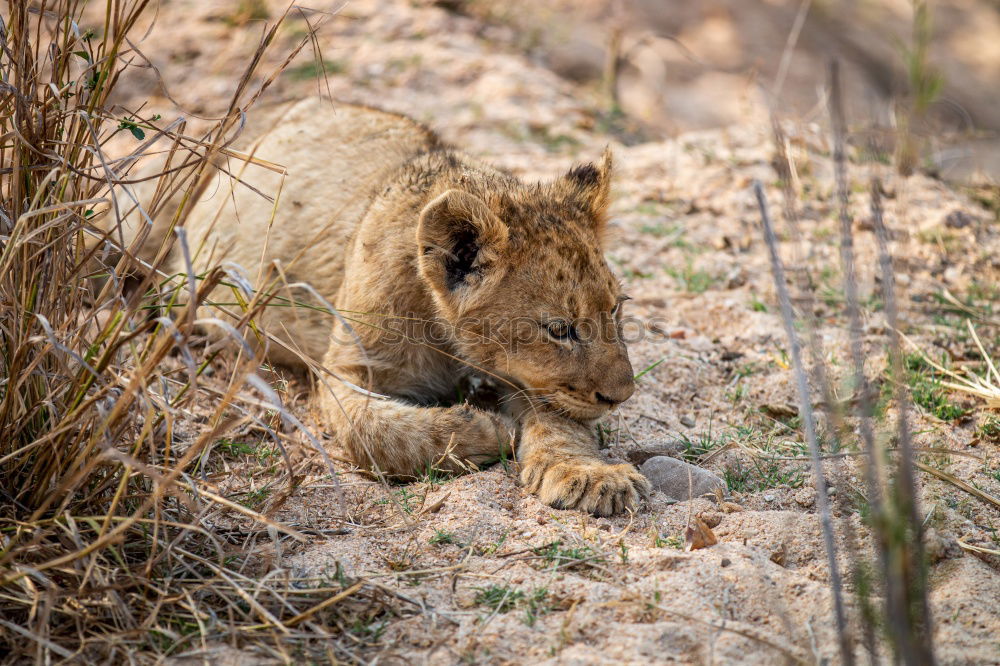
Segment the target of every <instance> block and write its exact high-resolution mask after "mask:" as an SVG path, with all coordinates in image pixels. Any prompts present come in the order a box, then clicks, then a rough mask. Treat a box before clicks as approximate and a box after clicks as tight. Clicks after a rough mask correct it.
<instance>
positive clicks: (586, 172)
mask: <svg viewBox="0 0 1000 666" xmlns="http://www.w3.org/2000/svg"><path fill="white" fill-rule="evenodd" d="M563 182H565V183H566V184H567V185H569V187H570V188H571V193H570V196H571V197H572V198H573V199H574V200H575V201H576V202H577V203H580V204H582V205H583V207H584V209H585V210H586V211H587V212H588V213H590V214H591V215H592V216H593V218H594V224H595V226H596V227H597V228H598V230H599V231H600V230H602V229H603V227H604V224H605V223H606V222H607V215H608V206H609V205H610V203H611V147H610V146H609V147H607V148H605V149H604V154H603V155H602V156H601V161H600V162H599V163H597V164H593V163H590V164H582V165H580V166H577V167H573V168H572V169H570V170H569V173H567V174H566V175H565V176H563Z"/></svg>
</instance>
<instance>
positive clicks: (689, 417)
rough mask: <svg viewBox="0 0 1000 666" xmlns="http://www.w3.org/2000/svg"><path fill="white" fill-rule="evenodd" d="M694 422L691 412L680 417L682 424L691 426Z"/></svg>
mask: <svg viewBox="0 0 1000 666" xmlns="http://www.w3.org/2000/svg"><path fill="white" fill-rule="evenodd" d="M694 424H695V420H694V416H692V415H691V414H685V415H684V416H682V417H681V425H682V426H685V427H688V428H693V427H694Z"/></svg>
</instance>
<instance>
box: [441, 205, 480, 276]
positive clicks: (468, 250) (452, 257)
mask: <svg viewBox="0 0 1000 666" xmlns="http://www.w3.org/2000/svg"><path fill="white" fill-rule="evenodd" d="M451 240H452V243H453V245H452V247H451V248H448V249H449V250H450V251H449V252H448V254H447V255H446V256H445V257H444V279H445V284H446V285H447V286H448V289H450V290H452V291H454V290H455V289H456V288H458V287H459V285H461V284H462V283H464V282H465V279H466V278H467V277H469V274H470V273H472V272H473V271H474V270H476V268H475V263H476V257H478V256H479V239H478V238H477V237H476V230H475V228H474V227H473V226H472V225H471V224H469V223H468V222H467V221H465V220H461V221H456V223H455V230H454V231H453V232H452V236H451Z"/></svg>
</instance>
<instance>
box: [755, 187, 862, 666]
mask: <svg viewBox="0 0 1000 666" xmlns="http://www.w3.org/2000/svg"><path fill="white" fill-rule="evenodd" d="M753 189H754V194H755V195H756V196H757V205H758V206H759V207H760V216H761V222H762V223H763V226H764V240H765V242H766V243H767V248H768V251H769V252H770V255H771V273H772V275H773V276H774V288H775V290H776V291H777V293H778V302H779V304H780V305H781V318H782V321H783V322H784V325H785V334H786V335H787V336H788V344H789V347H790V350H791V357H792V364H793V369H794V371H795V385H796V389H797V391H798V395H799V405H800V407H799V413H800V414H801V415H802V425H803V428H804V429H805V432H806V441H807V442H808V444H809V453H810V454H811V457H812V469H813V477H814V479H815V483H816V507H817V509H818V511H819V515H820V523H821V525H822V527H823V546H824V548H825V549H826V558H827V563H828V564H829V566H830V587H831V589H832V592H833V606H834V613H835V614H836V619H837V634H838V637H839V639H840V656H841V660H842V662H843V663H844V664H845V665H846V666H851V665H852V664H854V651H853V650H852V648H851V640H850V637H849V635H848V630H847V618H846V615H845V613H844V598H843V591H842V585H843V583H842V581H841V577H840V568H839V567H838V565H837V547H836V545H835V544H834V541H833V518H832V517H831V515H830V498H829V496H828V495H827V489H826V477H825V476H824V474H823V463H822V461H821V460H820V450H819V442H818V441H817V439H816V423H815V420H814V416H813V412H812V401H811V400H810V398H809V384H808V382H807V380H806V373H805V369H804V368H803V366H802V349H801V344H800V342H799V338H798V336H797V335H796V334H795V321H794V314H793V313H792V302H791V299H790V298H789V296H788V287H787V286H786V285H785V269H784V266H783V265H782V262H781V257H780V256H779V255H778V240H777V237H776V236H775V234H774V227H773V225H772V224H771V216H770V214H769V213H768V209H767V197H766V195H765V194H764V188H763V186H762V185H761V184H760V181H755V182H754V186H753Z"/></svg>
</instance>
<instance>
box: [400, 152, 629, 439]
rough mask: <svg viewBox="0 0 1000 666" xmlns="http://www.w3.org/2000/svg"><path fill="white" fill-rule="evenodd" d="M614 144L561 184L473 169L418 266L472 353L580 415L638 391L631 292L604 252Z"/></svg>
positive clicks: (423, 244) (432, 221)
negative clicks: (628, 330) (625, 315)
mask: <svg viewBox="0 0 1000 666" xmlns="http://www.w3.org/2000/svg"><path fill="white" fill-rule="evenodd" d="M610 179H611V153H610V152H609V151H606V152H605V154H604V157H603V159H602V160H601V162H600V163H599V164H586V165H583V166H579V167H576V168H574V169H572V170H570V171H569V173H567V174H566V175H565V176H563V177H561V178H558V179H557V180H555V181H554V182H551V183H546V184H541V185H525V184H523V183H521V182H520V181H518V180H516V179H514V178H512V177H509V176H506V175H502V174H497V173H495V172H491V173H487V172H481V171H476V170H471V169H466V170H464V171H462V172H461V173H460V175H457V176H456V178H454V179H452V180H453V181H454V183H456V184H454V185H453V189H449V190H448V191H446V192H444V193H443V194H441V195H439V196H438V197H436V198H435V199H434V200H432V201H431V202H430V203H429V204H427V206H426V207H425V208H424V209H423V211H422V213H421V215H420V224H419V226H418V229H417V244H418V266H419V272H420V276H421V278H422V279H423V280H424V281H425V283H426V284H427V285H428V287H429V290H430V292H431V294H432V295H433V298H434V302H435V304H436V306H437V308H438V311H439V314H440V315H441V316H442V317H443V318H444V319H446V320H447V321H448V322H449V323H450V324H451V326H452V327H453V329H454V336H455V340H456V343H457V345H458V346H459V348H460V350H461V353H462V355H463V356H464V358H465V359H466V360H468V361H470V362H471V363H473V364H475V365H476V366H478V367H479V368H480V369H482V370H485V371H487V372H489V373H492V374H495V375H497V376H499V377H501V378H503V379H506V380H508V381H511V382H513V383H515V384H516V385H517V386H518V388H520V389H523V390H524V395H525V396H527V397H530V398H534V399H535V401H536V402H537V403H542V404H545V405H547V406H548V407H549V408H552V409H555V410H558V411H560V412H561V413H563V414H566V415H567V416H569V417H571V418H574V419H577V420H584V421H586V420H591V419H596V418H599V417H601V416H603V415H604V414H605V413H607V412H608V411H609V410H611V409H612V408H614V407H615V406H616V405H618V404H619V403H621V402H623V401H625V400H626V399H628V398H629V397H630V396H631V395H632V392H633V390H634V387H635V384H634V380H633V373H632V365H631V364H630V363H629V359H628V352H627V350H626V349H625V344H624V342H623V341H622V331H621V310H622V302H623V301H624V300H626V298H627V297H626V296H625V295H624V294H623V293H622V291H621V287H620V285H619V283H618V280H617V279H616V278H615V276H614V275H613V274H612V272H611V269H610V268H609V267H608V265H607V263H606V262H605V260H604V255H603V250H602V247H601V242H602V236H603V234H604V230H605V225H606V222H607V208H608V203H609V193H610Z"/></svg>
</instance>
